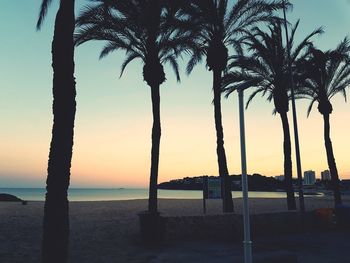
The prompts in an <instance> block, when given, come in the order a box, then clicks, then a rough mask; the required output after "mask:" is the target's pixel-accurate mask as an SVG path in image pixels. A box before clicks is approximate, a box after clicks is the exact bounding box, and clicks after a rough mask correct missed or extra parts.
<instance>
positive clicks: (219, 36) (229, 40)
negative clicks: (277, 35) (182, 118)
mask: <svg viewBox="0 0 350 263" xmlns="http://www.w3.org/2000/svg"><path fill="white" fill-rule="evenodd" d="M282 7H283V5H282V2H281V1H269V2H267V1H263V0H241V1H235V3H229V1H228V0H193V1H192V2H191V6H190V7H189V8H186V9H184V12H185V13H187V15H188V17H189V20H190V23H189V31H190V32H191V34H192V35H193V40H194V41H195V43H196V44H197V46H196V49H194V50H193V53H192V57H191V58H190V60H189V63H188V65H187V73H188V74H189V73H190V72H191V71H192V69H193V68H194V66H195V65H196V64H197V63H199V62H201V60H202V58H203V57H204V56H205V57H206V64H207V67H208V69H209V70H210V71H212V72H213V92H214V100H213V103H214V117H215V129H216V143H217V148H216V152H217V157H218V166H219V174H220V177H221V180H222V182H223V183H222V186H223V187H222V190H223V210H224V212H232V211H233V202H232V195H231V182H230V178H229V173H228V169H227V160H226V154H225V148H224V133H223V127H222V115H221V90H220V85H221V77H222V72H223V71H224V70H225V68H226V65H227V59H228V49H227V47H228V46H236V45H237V37H238V36H239V35H240V34H241V33H242V32H243V31H244V30H245V29H247V28H249V27H251V26H252V25H254V24H256V23H258V22H262V21H268V20H269V19H271V16H272V12H273V11H274V10H277V9H280V8H282Z"/></svg>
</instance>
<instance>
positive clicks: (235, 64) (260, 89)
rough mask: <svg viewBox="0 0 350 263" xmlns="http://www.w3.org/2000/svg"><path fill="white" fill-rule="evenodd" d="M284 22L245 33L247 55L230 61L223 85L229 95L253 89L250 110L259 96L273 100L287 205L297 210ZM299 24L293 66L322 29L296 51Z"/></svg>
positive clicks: (316, 31) (306, 39)
mask: <svg viewBox="0 0 350 263" xmlns="http://www.w3.org/2000/svg"><path fill="white" fill-rule="evenodd" d="M282 25H283V24H282V21H281V20H279V19H276V20H275V21H274V22H272V23H271V24H270V25H269V26H268V32H267V33H266V32H264V31H262V30H261V29H259V28H254V29H253V30H251V31H249V32H248V31H246V36H245V37H244V38H243V39H242V43H244V45H245V46H246V47H247V50H248V51H247V54H246V55H243V54H238V55H237V56H232V57H231V58H230V63H229V66H228V68H229V70H230V71H228V72H227V73H226V74H225V76H224V78H223V83H222V89H223V91H224V92H226V96H229V95H230V94H231V93H232V92H233V91H235V90H237V89H241V88H248V87H251V88H254V91H253V92H252V94H251V95H250V97H249V98H248V101H247V107H248V105H249V103H250V102H251V101H252V99H253V98H254V97H255V96H256V95H257V94H259V93H262V95H263V96H265V95H266V96H267V100H268V101H273V102H274V106H275V110H274V111H275V112H277V113H278V114H279V115H280V118H281V122H282V128H283V141H284V142H283V151H284V176H285V184H286V192H287V205H288V209H289V210H294V209H296V203H295V197H294V191H293V182H292V159H291V142H290V130H289V122H288V116H287V112H288V111H289V101H288V98H289V96H290V95H289V75H288V74H289V72H288V56H287V55H288V53H287V52H288V51H287V46H286V44H285V43H283V40H282ZM298 25H299V21H298V22H297V23H296V24H295V25H294V27H293V28H292V31H291V33H290V43H291V48H292V50H291V64H292V65H295V62H296V61H297V60H299V59H302V58H303V57H305V56H306V54H307V52H306V51H307V50H308V49H307V47H308V46H310V45H311V42H310V39H311V38H312V36H314V35H316V34H320V33H321V32H322V29H321V28H319V29H317V30H315V31H314V32H312V33H311V34H309V35H308V36H307V37H306V38H305V39H304V40H303V41H302V42H301V43H300V44H299V45H297V46H296V47H295V48H294V49H293V43H294V36H295V32H296V30H297V28H298Z"/></svg>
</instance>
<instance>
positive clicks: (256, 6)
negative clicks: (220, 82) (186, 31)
mask: <svg viewBox="0 0 350 263" xmlns="http://www.w3.org/2000/svg"><path fill="white" fill-rule="evenodd" d="M191 7H192V8H187V9H186V10H185V12H187V14H188V15H189V17H190V19H191V22H190V24H189V26H190V27H191V29H190V31H191V33H192V35H193V39H194V40H195V41H196V44H197V48H196V49H195V50H194V52H193V54H192V57H191V59H190V61H189V63H188V65H187V72H188V73H190V72H191V71H192V69H193V68H194V66H195V65H196V64H197V63H199V62H201V60H202V57H203V56H206V59H207V66H208V68H209V70H212V69H214V68H216V69H219V70H221V71H222V70H224V69H225V68H226V65H227V59H228V50H227V47H232V46H233V47H236V48H239V41H238V39H239V36H241V35H242V33H244V32H245V31H246V30H247V29H248V28H249V27H251V26H254V25H255V24H256V23H258V22H264V21H269V20H270V19H271V18H272V17H273V11H275V10H278V9H281V8H282V7H283V3H282V1H270V2H267V1H263V0H241V1H236V2H235V3H234V4H233V5H232V4H231V3H229V1H228V0H194V1H192V5H191Z"/></svg>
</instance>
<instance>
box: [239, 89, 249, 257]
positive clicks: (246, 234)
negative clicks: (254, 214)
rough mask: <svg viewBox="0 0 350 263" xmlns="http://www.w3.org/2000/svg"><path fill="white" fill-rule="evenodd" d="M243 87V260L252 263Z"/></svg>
mask: <svg viewBox="0 0 350 263" xmlns="http://www.w3.org/2000/svg"><path fill="white" fill-rule="evenodd" d="M243 92H244V91H243V89H239V90H238V100H239V127H240V138H241V165H242V193H243V224H244V241H243V245H244V262H245V263H252V241H251V240H250V220H249V203H248V179H247V161H246V151H245V128H244V101H243V100H244V98H243Z"/></svg>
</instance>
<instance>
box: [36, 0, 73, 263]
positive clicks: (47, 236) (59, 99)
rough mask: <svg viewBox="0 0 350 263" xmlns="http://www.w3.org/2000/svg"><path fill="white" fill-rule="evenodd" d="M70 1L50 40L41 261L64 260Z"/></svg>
mask: <svg viewBox="0 0 350 263" xmlns="http://www.w3.org/2000/svg"><path fill="white" fill-rule="evenodd" d="M74 26H75V21H74V0H61V2H60V7H59V10H58V13H57V16H56V21H55V32H54V37H53V42H52V67H53V73H54V74H53V107H52V108H53V115H54V118H53V128H52V139H51V145H50V153H49V161H48V169H47V172H48V175H47V181H46V184H47V186H46V190H47V192H46V200H45V207H44V226H43V242H42V262H45V263H55V262H60V263H64V262H67V259H68V239H69V217H68V199H67V190H68V187H69V179H70V167H71V159H72V148H73V133H74V131H73V130H74V118H75V110H76V102H75V96H76V91H75V79H74V43H73V32H74Z"/></svg>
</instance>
